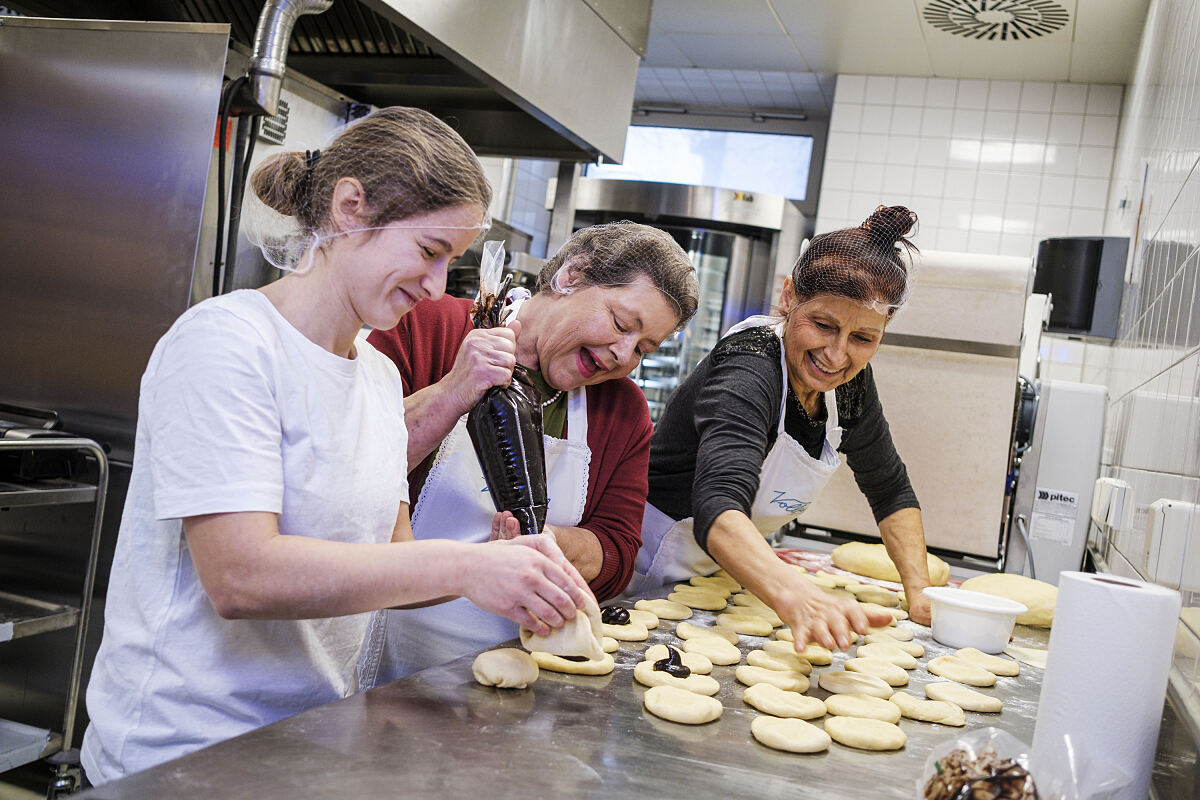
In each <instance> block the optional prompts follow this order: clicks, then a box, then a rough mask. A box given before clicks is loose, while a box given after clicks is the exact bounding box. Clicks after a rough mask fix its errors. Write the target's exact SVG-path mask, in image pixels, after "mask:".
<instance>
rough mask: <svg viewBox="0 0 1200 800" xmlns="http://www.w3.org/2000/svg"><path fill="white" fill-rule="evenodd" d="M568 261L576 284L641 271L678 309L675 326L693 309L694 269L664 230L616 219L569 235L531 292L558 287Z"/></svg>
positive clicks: (630, 277) (628, 278) (615, 282)
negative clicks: (575, 273)
mask: <svg viewBox="0 0 1200 800" xmlns="http://www.w3.org/2000/svg"><path fill="white" fill-rule="evenodd" d="M567 264H570V265H571V266H572V267H574V269H575V270H576V272H577V273H578V274H579V276H580V279H579V281H578V282H577V283H576V285H577V286H624V285H627V284H630V283H633V282H634V281H635V280H637V278H638V276H640V275H645V276H646V277H647V278H648V279H649V280H650V283H651V284H652V285H653V286H654V287H655V288H656V289H658V290H659V291H660V292H662V293H663V294H664V295H665V296H666V297H667V299H668V300H670V301H671V303H672V304H673V305H674V306H675V307H676V309H677V310H678V312H679V324H678V325H677V326H676V330H682V329H683V327H684V326H685V325H687V323H688V320H690V319H691V318H692V315H693V314H695V313H696V306H697V305H698V304H699V302H700V288H699V285H698V284H697V282H696V268H695V267H694V266H692V262H691V261H689V260H688V257H687V253H685V252H684V251H683V248H682V247H680V246H679V244H678V243H677V242H676V241H675V240H674V239H672V238H671V235H670V234H669V233H667V232H666V231H662V230H659V229H658V228H652V227H650V226H649V225H640V224H638V223H636V222H630V221H628V220H621V221H620V222H610V223H608V224H606V225H593V226H591V227H589V228H582V229H580V230H578V231H576V232H575V233H574V235H572V236H571V238H570V239H568V240H567V241H566V243H565V244H564V245H563V246H562V247H561V248H559V250H558V252H557V253H555V254H554V257H553V258H551V259H550V260H549V261H548V262H546V265H545V266H544V267H542V271H541V272H540V273H538V278H537V283H536V285H535V286H534V291H535V292H539V293H540V292H547V291H550V292H557V291H561V289H560V288H559V286H558V283H557V280H556V278H557V276H558V274H559V270H561V269H562V268H563V267H564V266H566V265H567Z"/></svg>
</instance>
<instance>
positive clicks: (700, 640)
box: [683, 636, 742, 666]
mask: <svg viewBox="0 0 1200 800" xmlns="http://www.w3.org/2000/svg"><path fill="white" fill-rule="evenodd" d="M683 650H684V651H685V652H688V653H699V654H700V655H702V656H705V657H707V658H708V660H709V661H711V662H712V663H714V664H719V665H722V666H724V665H727V664H736V663H738V662H739V661H741V660H742V651H741V650H739V649H737V647H735V646H734V645H732V644H730V643H729V642H727V641H725V640H723V639H718V638H717V637H715V636H693V637H692V638H691V639H688V640H687V641H686V642H684V643H683Z"/></svg>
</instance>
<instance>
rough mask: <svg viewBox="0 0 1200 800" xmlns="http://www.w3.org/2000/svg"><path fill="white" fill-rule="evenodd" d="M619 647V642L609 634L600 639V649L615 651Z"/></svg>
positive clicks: (608, 651)
mask: <svg viewBox="0 0 1200 800" xmlns="http://www.w3.org/2000/svg"><path fill="white" fill-rule="evenodd" d="M620 647H621V644H620V643H619V642H618V641H617V640H616V639H614V638H612V637H611V636H605V637H604V638H603V639H601V640H600V649H601V650H603V651H604V652H606V653H615V652H617V650H619V649H620Z"/></svg>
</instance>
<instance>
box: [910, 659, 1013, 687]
mask: <svg viewBox="0 0 1200 800" xmlns="http://www.w3.org/2000/svg"><path fill="white" fill-rule="evenodd" d="M925 668H926V669H927V670H929V671H930V672H932V673H933V674H934V675H938V676H940V677H942V678H945V679H946V680H951V681H958V682H959V683H965V684H967V685H968V686H995V685H996V676H995V675H994V674H993V673H991V672H988V671H987V670H986V669H984V668H983V667H977V666H975V665H974V664H969V663H967V662H966V661H963V660H962V659H959V658H955V657H954V656H938V657H937V658H934V659H930V661H929V662H928V663H927V664H926V665H925Z"/></svg>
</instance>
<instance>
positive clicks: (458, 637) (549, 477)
mask: <svg viewBox="0 0 1200 800" xmlns="http://www.w3.org/2000/svg"><path fill="white" fill-rule="evenodd" d="M545 445H546V495H547V502H548V505H549V508H548V509H547V512H546V522H547V523H548V524H550V525H561V526H567V527H572V526H576V525H578V524H579V522H580V521H581V520H582V519H583V509H584V505H585V503H586V502H587V487H588V465H589V464H590V463H591V459H592V451H591V450H590V449H589V448H588V444H587V389H586V388H585V387H582V386H581V387H579V388H578V389H574V390H572V391H571V392H570V393H569V394H568V395H567V438H566V439H556V438H554V437H551V436H546V437H545ZM495 514H496V507H495V506H494V505H493V504H492V498H491V495H490V494H488V490H487V482H486V481H485V480H484V478H483V470H482V468H481V467H480V466H479V459H478V458H477V457H476V456H475V450H474V448H472V447H471V438H470V436H469V435H468V434H467V430H466V417H465V416H464V417H463V418H462V419H460V420H459V421H458V423H457V424H456V425H455V426H454V428H453V429H452V430H451V431H450V434H449V435H448V436H447V437H446V438H445V439H444V440H443V441H442V445H441V447H440V448H439V450H438V454H437V457H436V458H435V460H434V463H433V467H432V468H431V469H430V471H429V476H428V477H427V478H426V480H425V485H424V486H423V487H422V488H421V494H420V497H419V498H418V499H417V505H416V508H415V510H414V512H413V517H412V529H413V536H414V538H416V539H453V540H455V541H460V542H486V541H487V540H488V537H489V536H490V535H491V530H492V517H494V516H495ZM517 627H518V626H517V623H515V622H512V621H510V620H508V619H505V618H504V617H500V616H497V615H495V614H492V613H489V612H487V611H484V610H483V609H481V608H479V607H478V606H476V605H475V604H474V603H472V602H471V601H469V600H467V599H465V598H458V599H457V600H451V601H449V602H446V603H441V604H439V605H436V606H429V607H428V608H416V609H405V610H391V611H389V610H384V611H379V612H376V614H375V615H374V617H373V619H372V625H371V631H370V633H369V634H368V637H367V642H366V645H365V646H364V652H363V655H362V657H361V659H360V669H359V685H360V687H361V688H363V689H367V688H370V687H372V686H376V685H379V684H383V683H387V682H388V681H393V680H396V679H398V678H403V677H404V676H406V675H410V674H412V673H413V672H416V671H418V670H422V669H425V668H426V667H432V666H435V665H437V664H444V663H446V662H447V661H452V660H454V659H456V658H458V657H460V656H464V655H467V654H468V653H476V652H478V651H480V650H484V649H486V648H488V647H491V646H492V645H494V644H497V643H499V642H503V641H507V640H508V639H512V638H514V637H516V635H517Z"/></svg>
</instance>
